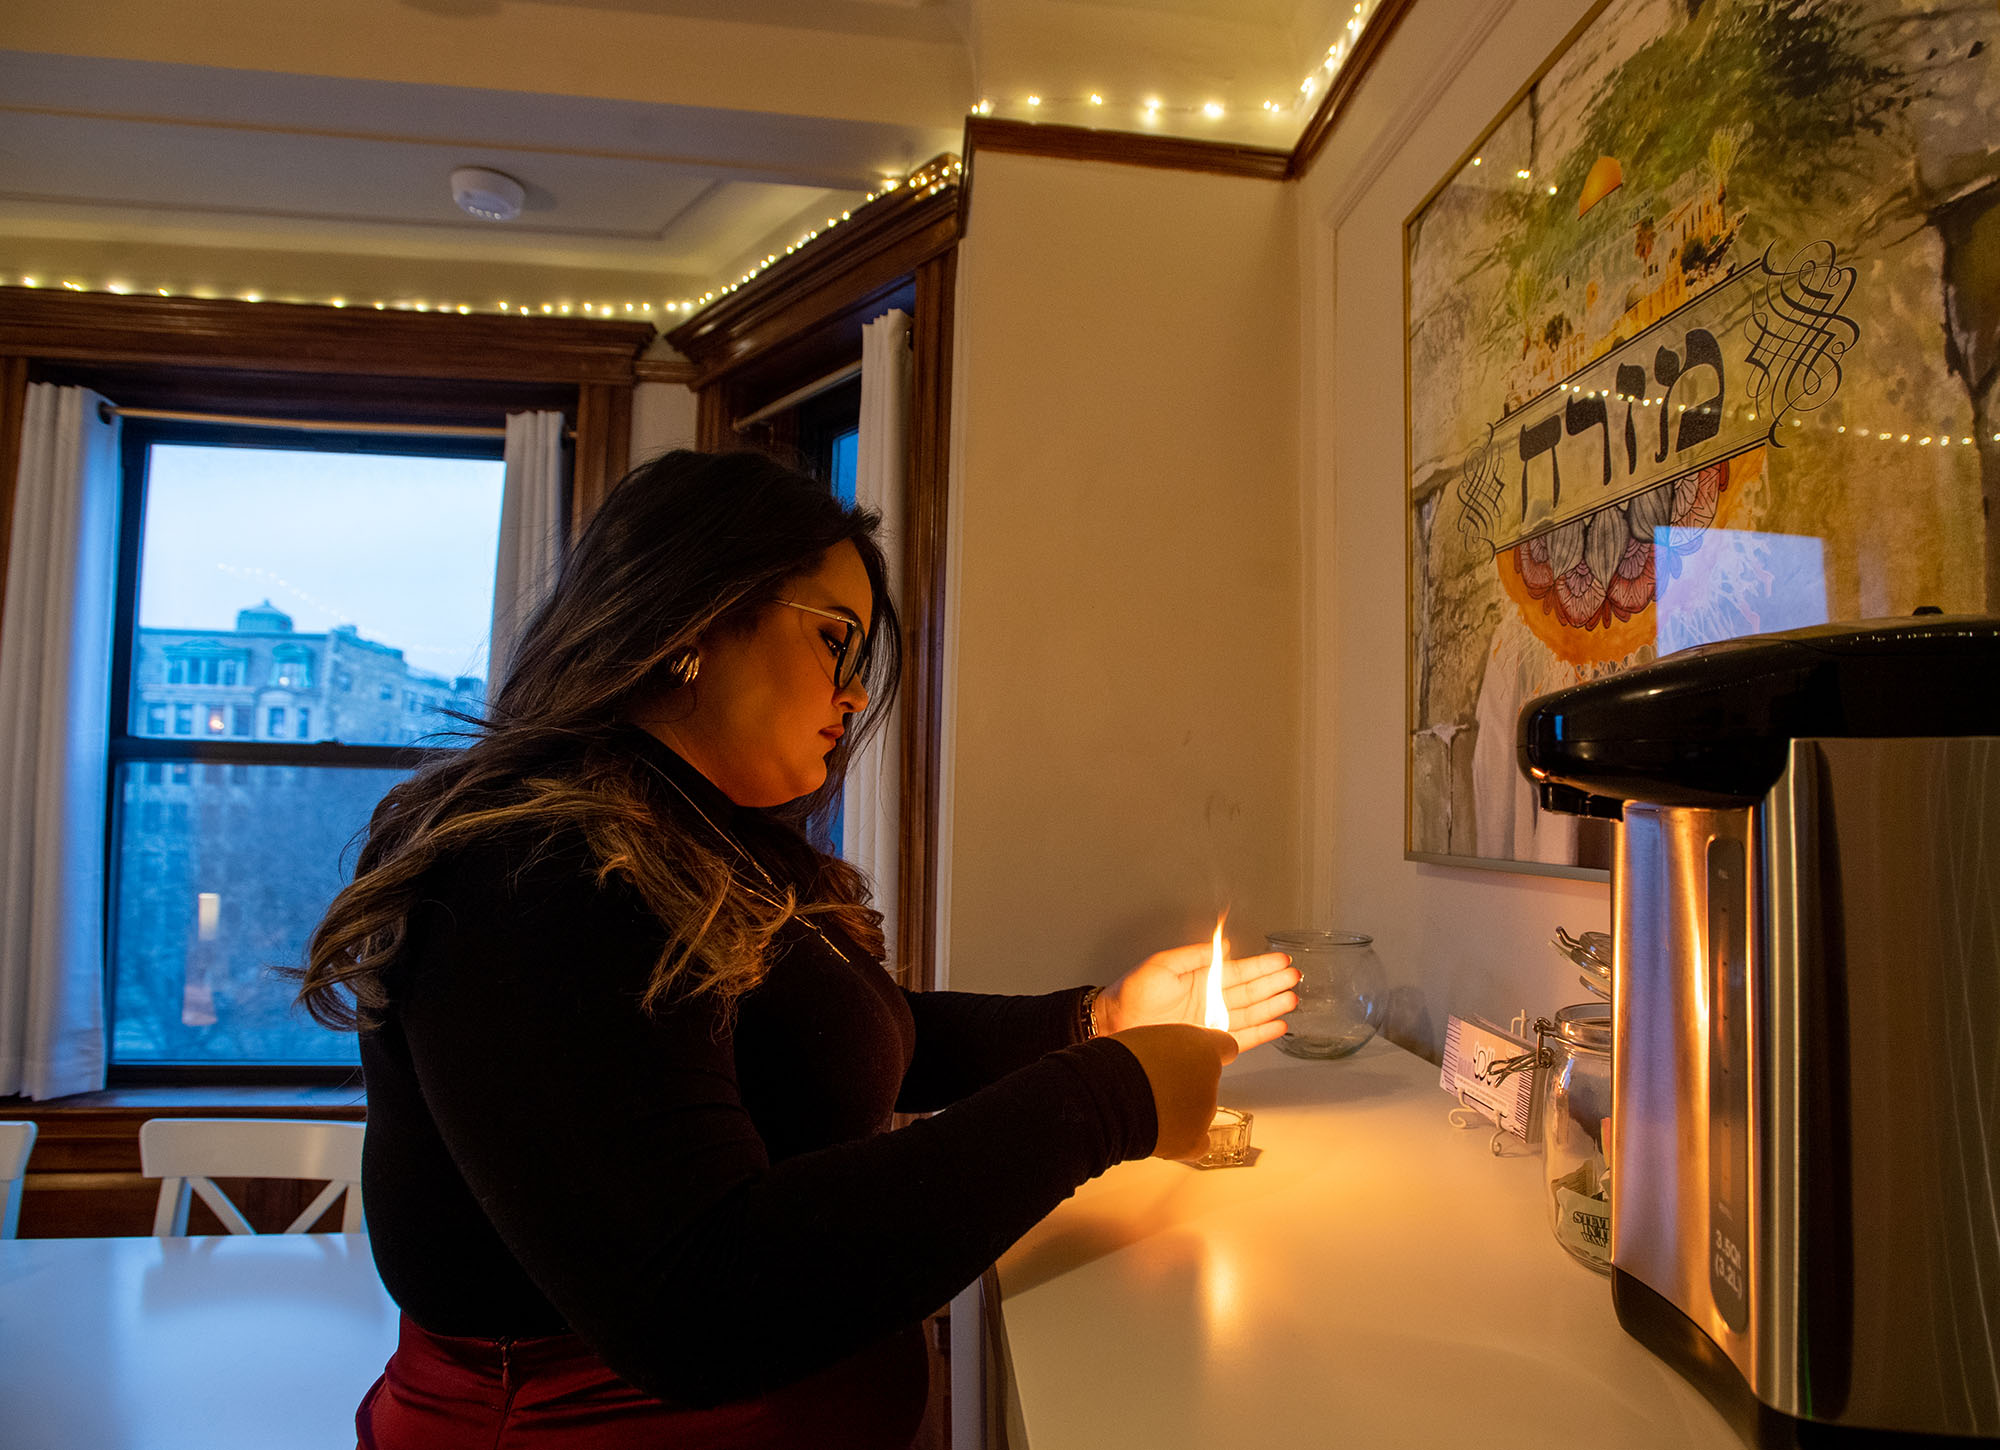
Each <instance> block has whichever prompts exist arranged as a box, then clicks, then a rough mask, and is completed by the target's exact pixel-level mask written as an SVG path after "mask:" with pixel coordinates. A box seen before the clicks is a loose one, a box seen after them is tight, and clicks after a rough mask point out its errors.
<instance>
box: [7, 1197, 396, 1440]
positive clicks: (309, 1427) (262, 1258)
mask: <svg viewBox="0 0 2000 1450" xmlns="http://www.w3.org/2000/svg"><path fill="white" fill-rule="evenodd" d="M396 1328H397V1313H396V1306H395V1304H394V1303H392V1302H391V1301H390V1299H389V1295H388V1292H387V1291H386V1290H385V1289H383V1287H382V1281H381V1279H379V1278H378V1277H377V1276H376V1273H375V1263H374V1260H373V1259H372V1258H371V1257H370V1256H369V1251H368V1240H367V1239H366V1238H364V1237H362V1236H361V1235H359V1234H260V1235H257V1236H255V1237H244V1238H232V1237H215V1238H199V1237H198V1238H165V1239H160V1238H108V1239H0V1445H6V1446H8V1447H10V1450H294V1447H296V1450H328V1447H335V1450H338V1447H340V1446H351V1445H353V1444H354V1410H355V1407H356V1406H357V1405H359V1404H360V1403H361V1396H362V1395H363V1394H364V1393H366V1392H367V1389H368V1387H369V1385H371V1384H373V1383H374V1382H375V1377H376V1376H377V1375H379V1374H381V1373H382V1366H383V1364H384V1363H385V1362H386V1361H387V1360H388V1358H389V1354H390V1351H392V1350H393V1349H394V1348H395V1347H396Z"/></svg>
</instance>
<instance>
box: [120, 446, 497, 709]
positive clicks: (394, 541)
mask: <svg viewBox="0 0 2000 1450" xmlns="http://www.w3.org/2000/svg"><path fill="white" fill-rule="evenodd" d="M502 472H503V465H502V464H501V463H500V462H499V460H497V459H468V458H406V457H395V456H390V455H383V454H368V453H304V452H294V451H292V450H290V449H268V448H213V447H196V446H189V445H182V444H165V443H160V444H155V445H154V446H153V456H152V466H151V469H150V470H149V473H148V477H147V490H148V498H147V504H146V534H145V556H144V558H143V560H142V561H141V563H140V571H139V584H140V594H139V623H140V624H141V625H147V626H154V625H157V626H164V627H168V628H173V627H183V628H196V629H233V628H234V627H235V624H236V611H237V610H239V609H246V608H249V607H250V606H252V605H255V604H258V603H260V602H261V601H263V600H266V599H268V600H270V601H271V603H272V604H274V605H276V606H277V607H278V608H279V609H282V610H284V611H285V613H287V614H289V615H291V617H292V627H293V628H294V629H296V630H298V631H299V632H301V633H321V632H324V631H326V630H328V629H331V628H332V627H333V626H334V625H336V624H351V625H354V626H355V627H356V628H357V629H358V630H360V632H361V636H362V638H364V639H370V640H374V641H376V642H377V643H380V644H386V645H393V646H395V647H396V648H398V649H400V650H402V651H403V655H404V658H405V659H407V660H408V661H409V662H410V663H411V664H413V665H415V666H416V667H417V668H419V669H423V670H429V671H431V672H432V673H434V674H439V675H443V676H445V677H446V678H450V677H452V676H454V675H461V674H470V675H481V676H483V675H484V674H485V673H486V640H487V634H488V632H489V630H490V628H491V625H492V613H493V566H494V557H495V553H496V550H497V549H498V547H499V538H500V484H501V476H502Z"/></svg>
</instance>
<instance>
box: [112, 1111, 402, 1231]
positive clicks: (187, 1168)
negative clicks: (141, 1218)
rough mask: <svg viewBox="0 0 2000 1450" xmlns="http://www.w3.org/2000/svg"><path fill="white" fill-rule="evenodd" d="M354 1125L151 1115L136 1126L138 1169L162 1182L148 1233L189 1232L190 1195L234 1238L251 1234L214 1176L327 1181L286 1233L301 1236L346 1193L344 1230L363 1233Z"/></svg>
mask: <svg viewBox="0 0 2000 1450" xmlns="http://www.w3.org/2000/svg"><path fill="white" fill-rule="evenodd" d="M361 1133H362V1125H361V1124H359V1123H343V1122H321V1121H317V1120H312V1119H305V1118H150V1119H148V1120H147V1121H146V1122H143V1123H141V1124H140V1125H139V1171H140V1172H142V1173H144V1174H145V1175H146V1176H147V1177H148V1178H157V1179H159V1180H160V1205H159V1208H158V1209H157V1211H155V1213H154V1214H153V1232H154V1233H155V1234H156V1235H159V1236H160V1237H162V1238H164V1237H168V1236H172V1235H183V1234H185V1233H187V1219H188V1204H189V1202H190V1201H191V1199H192V1197H193V1196H194V1195H195V1194H199V1195H200V1197H201V1201H202V1202H203V1203H205V1204H207V1205H208V1206H209V1207H210V1208H212V1209H214V1210H215V1216H216V1217H217V1218H219V1219H221V1220H222V1223H223V1226H224V1227H225V1228H227V1229H228V1230H229V1232H231V1233H233V1234H248V1233H255V1232H256V1230H255V1229H253V1228H252V1227H251V1226H250V1222H249V1220H248V1219H246V1218H244V1217H243V1215H242V1214H241V1213H240V1212H238V1210H237V1207H236V1205H235V1204H233V1203H231V1202H230V1201H229V1199H228V1197H227V1195H225V1194H224V1193H223V1192H222V1190H221V1189H219V1188H217V1187H216V1186H215V1183H214V1181H213V1180H215V1179H217V1178H303V1179H326V1180H328V1182H327V1185H326V1187H325V1188H324V1189H323V1190H321V1192H320V1195H319V1197H317V1198H315V1199H314V1200H313V1201H312V1202H311V1203H310V1204H308V1205H307V1206H306V1209H305V1212H303V1213H301V1214H300V1215H299V1216H298V1217H297V1218H295V1219H293V1220H292V1222H291V1224H290V1225H289V1226H288V1227H286V1229H285V1230H284V1231H285V1232H286V1233H288V1234H296V1233H304V1232H305V1231H306V1230H307V1229H308V1228H310V1227H312V1225H313V1224H314V1223H316V1222H318V1221H319V1217H320V1215H321V1214H323V1213H325V1212H326V1211H327V1209H329V1208H331V1207H332V1206H333V1201H334V1200H335V1199H336V1198H338V1197H340V1195H341V1194H342V1193H343V1192H345V1193H346V1195H347V1205H346V1208H345V1209H344V1210H343V1212H342V1214H341V1220H340V1231H341V1232H342V1233H350V1234H352V1233H361V1232H363V1229H362V1219H361Z"/></svg>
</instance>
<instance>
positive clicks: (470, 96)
mask: <svg viewBox="0 0 2000 1450" xmlns="http://www.w3.org/2000/svg"><path fill="white" fill-rule="evenodd" d="M1351 10H1352V6H1351V4H1338V3H1335V4H1327V3H1319V0H1124V3H1122V4H1105V3H1097V0H314V3H312V4H310V5H292V4H287V3H276V4H274V3H272V0H179V3H177V4H176V5H174V6H170V7H169V6H160V5H159V4H157V0H90V3H88V4H75V5H71V4H43V5H40V6H34V7H30V6H28V5H27V4H25V3H19V4H14V5H0V12H4V13H0V282H5V283H15V282H19V281H20V280H22V276H26V275H36V274H39V275H37V281H38V282H39V283H41V284H42V285H47V284H49V283H50V282H54V281H57V280H72V281H76V282H79V283H80V284H81V285H83V286H86V287H90V288H102V287H105V286H109V285H116V286H118V287H120V288H125V287H129V288H133V289H143V290H153V289H155V288H165V289H168V290H172V291H177V292H179V291H202V290H212V291H214V292H217V293H219V294H235V293H241V292H243V291H246V290H252V289H255V290H259V291H260V294H261V295H273V296H277V295H296V296H299V297H301V298H312V299H314V300H323V298H324V296H325V295H333V294H341V295H351V296H353V297H355V298H361V299H366V298H367V297H369V296H371V295H372V296H374V297H376V298H377V299H380V298H383V297H387V298H388V299H389V300H390V301H391V303H392V305H393V304H394V303H395V302H397V301H406V300H408V299H410V298H411V297H413V296H416V297H421V296H425V295H426V294H427V295H428V296H429V297H430V298H433V299H435V300H436V303H437V305H447V306H448V305H454V304H456V305H461V306H463V305H470V306H472V307H474V308H478V309H482V310H483V309H486V308H488V307H491V306H493V305H495V303H496V301H497V300H498V299H499V298H500V297H502V296H505V297H506V298H507V299H508V300H509V302H510V305H516V306H518V305H523V303H537V302H540V301H548V300H559V301H561V302H564V303H567V302H576V303H579V304H580V303H581V302H582V301H585V300H589V299H591V298H593V297H594V298H596V299H597V300H598V302H599V303H600V304H602V303H604V302H613V303H616V304H618V305H622V304H624V303H626V302H632V303H634V304H635V307H636V308H638V309H640V310H643V308H644V307H645V306H647V305H654V304H657V305H658V310H656V311H655V313H654V315H655V316H656V317H663V316H665V306H664V304H665V303H666V302H668V301H671V300H673V299H677V298H689V297H699V296H700V294H701V293H703V292H704V291H707V290H711V289H713V288H714V287H716V286H718V285H719V284H720V283H722V282H726V281H731V280H734V279H735V278H736V277H737V276H739V275H741V273H742V272H743V271H745V270H746V269H748V268H749V267H751V266H752V265H754V264H755V263H757V262H760V261H762V260H763V258H764V257H765V256H767V255H769V254H770V253H772V252H782V251H783V249H784V247H785V245H786V244H788V243H790V242H792V241H794V240H796V239H797V238H799V237H800V236H801V235H802V234H803V233H804V232H805V231H807V230H808V229H811V228H816V227H819V226H822V225H823V224H824V222H825V221H826V219H827V218H828V217H831V216H837V215H838V214H839V213H840V212H841V211H843V210H846V209H849V208H852V207H853V206H855V205H857V204H858V203H859V202H860V201H861V200H862V198H863V197H864V196H865V195H866V193H867V192H868V191H870V190H872V189H873V188H875V187H876V186H878V185H879V184H880V182H881V180H882V179H883V178H885V177H889V176H898V175H901V174H904V173H906V172H908V171H910V170H911V169H913V168H914V167H916V166H918V165H920V164H921V163H922V162H924V161H926V160H929V159H930V158H931V157H932V156H935V155H937V154H938V153H940V152H945V151H956V150H958V149H959V147H960V144H961V135H962V127H963V120H964V117H965V115H966V113H967V111H968V110H969V109H970V108H971V107H972V106H973V105H975V104H976V103H978V102H979V101H981V100H985V101H987V102H989V104H990V105H991V106H992V108H993V113H994V114H998V115H1003V116H1004V115H1015V116H1020V117H1024V118H1033V119H1041V120H1054V121H1071V122H1076V123H1080V124H1089V125H1096V126H1100V127H1105V128H1108V129H1118V130H1131V131H1139V132H1146V131H1150V132H1155V133H1164V134H1178V135H1192V136H1207V137H1213V138H1215V139H1225V140H1231V141H1239V142H1241V141H1248V142H1254V143H1257V144H1265V145H1273V146H1289V145H1290V144H1291V142H1292V141H1293V140H1294V139H1295V138H1296V136H1297V134H1298V130H1299V128H1300V126H1301V125H1302V124H1303V121H1304V118H1305V116H1306V114H1307V113H1308V112H1309V110H1310V105H1309V102H1308V99H1307V98H1305V97H1303V96H1301V95H1300V94H1299V79H1300V77H1301V76H1302V75H1304V74H1306V73H1307V72H1309V71H1312V70H1313V69H1314V63H1315V62H1316V61H1317V60H1319V59H1323V58H1324V56H1325V54H1326V48H1327V37H1328V36H1329V35H1333V36H1338V34H1339V28H1340V26H1341V24H1342V23H1343V21H1344V19H1346V18H1348V17H1349V15H1350V14H1351ZM1093 93H1094V94H1095V95H1097V96H1098V97H1099V98H1100V100H1099V101H1097V102H1092V101H1091V100H1090V97H1091V95H1092V94H1093ZM1031 94H1034V95H1038V96H1040V97H1041V98H1042V104H1041V105H1040V106H1039V107H1030V106H1029V105H1028V104H1027V97H1028V96H1029V95H1031ZM1267 100H1268V101H1272V102H1275V103H1279V104H1278V108H1277V109H1276V110H1270V109H1266V108H1265V106H1264V104H1263V103H1264V102H1265V101H1267ZM1149 101H1150V102H1157V103H1158V104H1157V106H1156V107H1155V108H1154V109H1153V110H1151V111H1150V112H1149V111H1148V110H1147V109H1146V103H1147V102H1149ZM1211 103H1213V104H1214V105H1217V106H1220V107H1221V108H1222V115H1221V116H1220V117H1217V116H1215V115H1212V114H1208V113H1205V112H1204V110H1203V107H1204V106H1206V105H1209V104H1211ZM465 165H479V166H487V167H491V168H493V169H496V170H500V171H504V172H506V173H508V174H509V175H512V176H514V177H516V178H518V179H519V180H520V181H521V182H522V183H523V185H524V186H525V187H526V189H527V192H528V204H527V209H526V211H525V213H524V214H523V215H522V216H521V217H520V218H519V219H518V220H516V221H513V222H509V223H504V224H494V223H488V222H480V221H476V220H474V219H472V218H470V217H468V216H466V215H465V214H463V213H462V212H460V211H458V210H457V208H456V207H455V206H454V205H453V203H452V201H451V198H450V194H449V190H448V187H447V182H446V178H447V176H448V175H449V173H450V172H451V170H452V169H453V168H455V167H458V166H465ZM14 273H19V274H21V275H19V276H17V275H10V274H14ZM114 274H115V275H114ZM669 320H671V319H669Z"/></svg>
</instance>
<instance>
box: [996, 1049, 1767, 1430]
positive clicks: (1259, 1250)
mask: <svg viewBox="0 0 2000 1450" xmlns="http://www.w3.org/2000/svg"><path fill="white" fill-rule="evenodd" d="M1222 1101H1223V1102H1224V1103H1226V1104H1228V1105H1229V1106H1231V1107H1239V1108H1249V1109H1251V1110H1252V1111H1253V1112H1254V1113H1255V1115H1256V1121H1255V1123H1254V1124H1253V1126H1252V1132H1253V1142H1254V1144H1255V1145H1256V1147H1257V1148H1258V1149H1259V1150H1260V1152H1259V1156H1258V1159H1257V1161H1256V1163H1255V1164H1254V1165H1252V1166H1251V1167H1248V1168H1232V1169H1211V1170H1207V1171H1202V1170H1197V1169H1192V1168H1189V1167H1186V1166H1184V1165H1182V1164H1177V1163H1165V1162H1160V1161H1157V1160H1148V1161H1146V1162H1143V1163H1127V1164H1122V1165H1120V1166H1119V1167H1117V1168H1114V1169H1113V1170H1112V1171H1111V1172H1110V1173H1108V1174H1106V1175H1105V1176H1103V1177H1102V1178H1099V1179H1096V1180H1094V1181H1093V1182H1091V1183H1088V1184H1086V1185H1085V1186H1084V1187H1083V1188H1082V1189H1081V1190H1080V1191H1079V1192H1078V1193H1077V1194H1076V1196H1075V1197H1074V1198H1073V1199H1071V1200H1070V1201H1069V1202H1068V1203H1066V1204H1064V1205H1062V1206H1061V1207H1060V1208H1058V1209H1057V1210H1056V1211H1055V1212H1054V1213H1053V1214H1051V1215H1050V1216H1049V1217H1048V1218H1047V1219H1045V1220H1043V1222H1042V1223H1041V1224H1040V1225H1039V1226H1037V1227H1036V1228H1035V1229H1034V1230H1033V1231H1032V1232H1030V1233H1029V1234H1028V1235H1027V1236H1026V1237H1025V1238H1024V1239H1022V1240H1021V1242H1020V1243H1018V1244H1017V1245H1015V1247H1014V1248H1013V1249H1012V1250H1010V1251H1009V1252H1008V1253H1007V1255H1006V1256H1005V1257H1004V1258H1003V1259H1001V1261H1000V1264H999V1271H998V1272H999V1282H1000V1303H999V1305H998V1307H997V1310H996V1311H994V1312H993V1318H994V1320H995V1334H996V1337H997V1339H998V1341H999V1349H1000V1351H1001V1354H1002V1356H1003V1360H1004V1365H1003V1383H1002V1384H1001V1385H998V1386H989V1388H988V1393H989V1394H992V1393H995V1392H997V1393H999V1394H1000V1395H1001V1396H1003V1397H1004V1398H1003V1401H1002V1407H1003V1412H1004V1413H1005V1414H1006V1416H1007V1419H1008V1421H1009V1426H1008V1429H1009V1436H1008V1438H1009V1445H1010V1450H1068V1447H1076V1450H1120V1447H1132V1450H1177V1447H1183V1446H1185V1447H1190V1450H1192V1447H1196V1446H1202V1447H1214V1446H1228V1447H1263V1446H1271V1447H1281V1446H1282V1447H1290V1446H1306V1445H1341V1446H1352V1447H1358V1450H1373V1447H1384V1450H1387V1447H1394V1450H1423V1447H1433V1446H1435V1447H1439V1450H1445V1447H1450V1450H1464V1447H1467V1446H1476V1447H1478V1450H1511V1447H1516V1446H1518V1447H1523V1450H1526V1447H1535V1450H1545V1447H1547V1446H1551V1445H1616V1446H1619V1447H1620V1450H1648V1447H1659V1450H1689V1447H1703V1446H1715V1447H1731V1450H1733V1447H1736V1446H1737V1445H1738V1444H1739V1442H1738V1441H1737V1439H1736V1437H1735V1436H1734V1435H1733V1434H1732V1433H1731V1432H1730V1430H1729V1429H1728V1427H1727V1426H1726V1425H1725V1424H1724V1422H1723V1420H1722V1418H1721V1417H1720V1416H1719V1415H1718V1414H1717V1413H1716V1412H1715V1411H1714V1410H1713V1409H1711V1408H1710V1406H1709V1405H1708V1403H1707V1402H1706V1401H1705V1400H1703V1399H1702V1397H1701V1395H1700V1394H1699V1393H1698V1392H1697V1391H1696V1390H1694V1389H1693V1388H1692V1387H1691V1386H1690V1385H1688V1384H1687V1383H1686V1382H1685V1381H1684V1380H1682V1379H1681V1378H1680V1377H1679V1376H1678V1375H1677V1374H1676V1373H1675V1372H1674V1371H1672V1370H1671V1369H1669V1368H1667V1367H1666V1366H1665V1365H1664V1364H1663V1363H1662V1362H1661V1361H1660V1360H1658V1359H1656V1358H1655V1357H1654V1356H1653V1355H1652V1354H1650V1353H1649V1352H1648V1351H1647V1350H1645V1349H1644V1348H1643V1347H1641V1346H1640V1344H1639V1343H1638V1342H1637V1341H1636V1340H1634V1339H1632V1338H1631V1337H1630V1336H1629V1335H1627V1334H1626V1333H1625V1331H1624V1330H1623V1329H1621V1328H1620V1327H1619V1325H1618V1322H1617V1317H1616V1315H1615V1313H1614V1312H1613V1310H1612V1307H1611V1294H1610V1288H1609V1282H1608V1280H1606V1279H1604V1278H1602V1277H1600V1276H1599V1275H1597V1274H1594V1273H1592V1272H1591V1271H1590V1270H1589V1269H1587V1268H1584V1267H1582V1266H1581V1265H1579V1264H1576V1263H1574V1262H1573V1261H1571V1260H1570V1259H1569V1258H1568V1256H1567V1255H1565V1254H1564V1253H1563V1251H1562V1250H1561V1249H1560V1248H1559V1247H1558V1246H1557V1245H1556V1241H1555V1237H1554V1235H1553V1234H1552V1233H1551V1232H1550V1230H1549V1225H1548V1222H1547V1219H1546V1216H1545V1215H1546V1210H1545V1208H1544V1205H1543V1200H1542V1197H1541V1192H1542V1190H1541V1182H1540V1170H1541V1160H1540V1158H1539V1157H1532V1158H1495V1157H1494V1156H1493V1155H1492V1153H1491V1152H1490V1151H1489V1150H1488V1147H1487V1144H1488V1140H1489V1138H1490V1136H1491V1130H1490V1129H1486V1128H1482V1129H1480V1130H1477V1131H1468V1130H1462V1129H1457V1128H1453V1127H1452V1126H1450V1125H1449V1124H1448V1123H1447V1122H1446V1113H1447V1111H1448V1110H1449V1109H1450V1107H1451V1105H1452V1104H1451V1099H1450V1098H1449V1097H1448V1096H1447V1095H1446V1094H1445V1093H1444V1092H1443V1091H1441V1090H1440V1089H1439V1087H1438V1078H1437V1068H1436V1067H1434V1066H1432V1065H1431V1064H1430V1063H1427V1062H1425V1061H1423V1060H1422V1059H1420V1058H1418V1057H1415V1056H1413V1055H1412V1054H1410V1053H1407V1052H1404V1051H1402V1050H1401V1049H1400V1048H1397V1047H1394V1046H1392V1045H1390V1044H1388V1043H1385V1042H1380V1041H1377V1042H1374V1043H1371V1044H1369V1045H1368V1046H1367V1047H1365V1048H1363V1049H1362V1051H1361V1052H1359V1053H1357V1054H1356V1055H1355V1056H1353V1057H1351V1058H1347V1059H1345V1060H1341V1061H1335V1062H1300V1061H1297V1060H1295V1059H1292V1058H1288V1057H1285V1056H1283V1055H1282V1054H1280V1053H1278V1052H1277V1051H1276V1050H1275V1049H1274V1048H1268V1047H1267V1048H1262V1049H1259V1050H1258V1051H1256V1052H1254V1053H1251V1054H1250V1055H1249V1056H1248V1057H1247V1058H1246V1059H1244V1060H1242V1061H1240V1062H1238V1063H1236V1064H1233V1065H1232V1066H1231V1067H1230V1068H1229V1069H1228V1070H1227V1073H1226V1075H1225V1077H1224V1080H1223V1084H1222Z"/></svg>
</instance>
